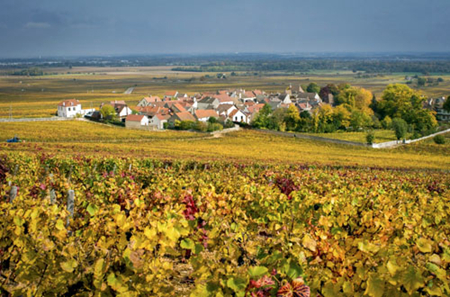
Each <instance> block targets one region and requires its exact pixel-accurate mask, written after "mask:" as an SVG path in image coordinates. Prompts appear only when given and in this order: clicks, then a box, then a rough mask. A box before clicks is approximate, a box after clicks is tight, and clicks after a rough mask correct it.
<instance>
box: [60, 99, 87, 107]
mask: <svg viewBox="0 0 450 297" xmlns="http://www.w3.org/2000/svg"><path fill="white" fill-rule="evenodd" d="M78 104H81V103H80V102H79V101H78V100H77V99H69V100H64V101H61V102H59V104H58V106H77V105H78Z"/></svg>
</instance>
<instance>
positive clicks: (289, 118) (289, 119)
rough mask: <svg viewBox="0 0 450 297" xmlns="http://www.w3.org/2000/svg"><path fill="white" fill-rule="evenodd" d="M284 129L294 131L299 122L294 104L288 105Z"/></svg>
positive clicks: (298, 114)
mask: <svg viewBox="0 0 450 297" xmlns="http://www.w3.org/2000/svg"><path fill="white" fill-rule="evenodd" d="M285 122H286V130H288V131H295V130H296V129H297V125H298V124H299V122H300V113H299V112H298V109H297V107H295V105H294V104H291V105H289V108H288V109H287V112H286V117H285Z"/></svg>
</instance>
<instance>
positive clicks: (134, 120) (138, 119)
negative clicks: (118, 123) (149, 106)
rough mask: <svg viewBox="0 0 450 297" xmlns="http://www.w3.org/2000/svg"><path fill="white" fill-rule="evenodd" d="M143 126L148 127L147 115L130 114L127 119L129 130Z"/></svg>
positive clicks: (126, 125)
mask: <svg viewBox="0 0 450 297" xmlns="http://www.w3.org/2000/svg"><path fill="white" fill-rule="evenodd" d="M142 126H148V117H147V116H145V115H138V114H130V115H128V116H127V117H126V119H125V127H127V128H141V127H142Z"/></svg>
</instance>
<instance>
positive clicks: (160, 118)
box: [149, 114, 170, 130]
mask: <svg viewBox="0 0 450 297" xmlns="http://www.w3.org/2000/svg"><path fill="white" fill-rule="evenodd" d="M169 118H170V115H168V114H164V115H162V114H156V115H155V116H154V117H152V118H151V120H150V122H149V125H150V126H154V127H156V128H157V129H159V130H163V129H164V123H167V120H168V119H169Z"/></svg>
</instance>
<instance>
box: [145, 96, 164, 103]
mask: <svg viewBox="0 0 450 297" xmlns="http://www.w3.org/2000/svg"><path fill="white" fill-rule="evenodd" d="M142 99H143V100H145V101H147V102H149V103H150V102H158V101H161V98H159V97H158V96H150V97H144V98H142Z"/></svg>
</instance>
